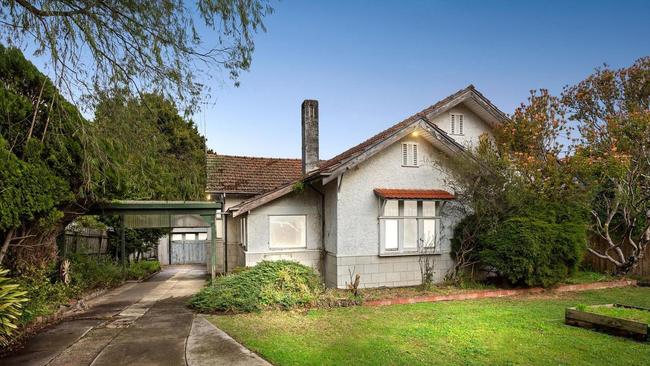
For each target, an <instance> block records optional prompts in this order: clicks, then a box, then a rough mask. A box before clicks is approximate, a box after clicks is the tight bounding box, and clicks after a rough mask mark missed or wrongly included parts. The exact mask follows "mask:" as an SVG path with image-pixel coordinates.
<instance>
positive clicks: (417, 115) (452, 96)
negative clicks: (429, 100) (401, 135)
mask: <svg viewBox="0 0 650 366" xmlns="http://www.w3.org/2000/svg"><path fill="white" fill-rule="evenodd" d="M468 91H473V92H476V93H479V92H478V91H477V90H476V88H475V87H474V84H469V85H468V86H466V87H464V88H462V89H459V90H458V91H456V92H455V93H452V94H450V95H448V96H446V97H445V98H443V99H441V100H439V101H437V102H435V103H434V104H431V105H429V106H428V107H426V108H424V109H422V110H420V111H419V112H417V113H415V114H412V115H411V116H409V117H407V118H405V119H403V120H402V121H400V122H397V123H395V124H393V125H392V126H390V127H388V128H386V129H384V130H382V131H379V132H378V133H376V134H374V135H373V136H371V137H369V138H368V139H366V140H364V141H363V142H361V143H359V144H356V145H354V146H352V147H350V148H348V149H346V150H344V151H343V152H341V153H340V154H337V155H336V156H334V157H333V158H331V159H328V160H326V161H324V162H322V165H321V167H327V166H331V165H334V164H336V162H337V161H339V160H343V159H344V158H345V157H346V155H348V154H354V153H355V150H358V149H361V148H363V147H365V146H366V145H367V144H372V142H373V141H374V140H376V139H377V138H380V137H381V135H384V134H391V133H393V132H395V131H398V130H399V129H400V128H401V127H403V126H404V125H407V124H409V123H412V122H413V121H415V120H417V119H418V118H422V116H423V115H425V116H426V115H427V114H429V113H430V112H432V111H434V110H435V109H437V108H439V107H440V106H442V105H443V104H445V103H447V102H449V101H451V100H453V99H455V98H458V97H459V96H460V95H462V94H463V93H466V92H468ZM479 94H480V93H479ZM481 95H482V94H481ZM486 99H487V98H486Z"/></svg>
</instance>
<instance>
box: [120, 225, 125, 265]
mask: <svg viewBox="0 0 650 366" xmlns="http://www.w3.org/2000/svg"><path fill="white" fill-rule="evenodd" d="M120 222H121V223H122V228H121V230H120V252H122V253H121V254H122V255H121V257H122V275H125V274H126V238H125V236H126V223H125V222H124V215H123V214H122V215H120Z"/></svg>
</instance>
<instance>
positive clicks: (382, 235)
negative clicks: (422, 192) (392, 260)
mask: <svg viewBox="0 0 650 366" xmlns="http://www.w3.org/2000/svg"><path fill="white" fill-rule="evenodd" d="M388 201H397V202H398V212H399V214H398V216H384V207H385V205H386V202H388ZM404 201H416V202H417V216H404ZM423 202H434V205H435V206H434V211H435V212H434V216H424V215H423V205H424V204H423ZM440 202H441V201H438V200H422V199H419V200H385V199H382V200H381V207H380V216H379V255H380V256H391V255H419V254H421V253H422V252H421V250H422V248H424V249H426V252H427V253H430V254H438V253H440V235H439V233H440V220H441V217H440V216H438V214H439V209H440ZM409 219H410V220H413V219H415V220H417V240H418V243H417V245H416V247H415V248H413V247H406V246H405V245H404V220H409ZM427 220H433V221H434V234H433V243H431V244H433V245H430V243H425V242H424V241H425V238H424V237H423V236H424V222H425V221H427ZM394 221H397V223H398V225H397V230H398V231H397V241H398V245H397V248H386V223H387V222H394Z"/></svg>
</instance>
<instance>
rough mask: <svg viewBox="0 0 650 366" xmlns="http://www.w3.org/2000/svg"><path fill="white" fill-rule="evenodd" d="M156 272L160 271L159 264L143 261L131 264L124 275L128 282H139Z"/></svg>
mask: <svg viewBox="0 0 650 366" xmlns="http://www.w3.org/2000/svg"><path fill="white" fill-rule="evenodd" d="M158 271H160V262H158V261H151V260H145V261H139V262H133V263H131V265H130V266H129V270H128V272H127V274H126V275H127V278H128V279H130V280H141V279H143V278H145V277H147V276H149V275H150V274H152V273H154V272H158Z"/></svg>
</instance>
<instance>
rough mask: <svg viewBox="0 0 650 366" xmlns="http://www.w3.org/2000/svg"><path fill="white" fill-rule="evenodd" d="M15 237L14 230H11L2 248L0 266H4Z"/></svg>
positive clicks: (0, 249) (0, 250)
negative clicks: (3, 263)
mask: <svg viewBox="0 0 650 366" xmlns="http://www.w3.org/2000/svg"><path fill="white" fill-rule="evenodd" d="M13 237H14V229H11V230H9V231H8V232H7V236H5V240H4V241H3V243H2V248H0V265H2V260H3V259H4V258H5V254H7V251H8V250H9V243H11V239H13Z"/></svg>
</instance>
